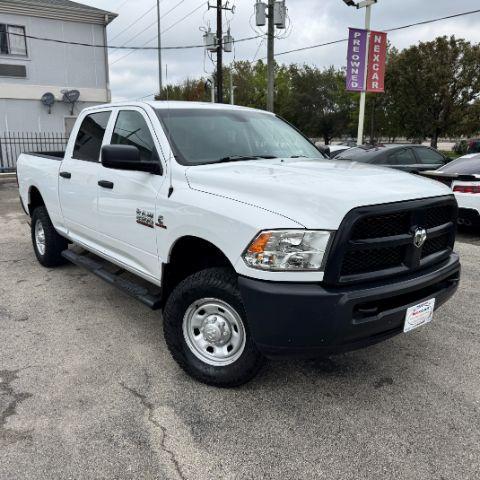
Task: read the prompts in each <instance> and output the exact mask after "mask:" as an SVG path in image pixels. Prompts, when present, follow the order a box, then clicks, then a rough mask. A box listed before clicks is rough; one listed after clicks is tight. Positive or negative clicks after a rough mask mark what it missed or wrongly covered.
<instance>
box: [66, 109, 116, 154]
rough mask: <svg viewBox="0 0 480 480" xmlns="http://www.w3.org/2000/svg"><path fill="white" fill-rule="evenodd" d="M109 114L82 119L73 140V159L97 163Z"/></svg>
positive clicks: (102, 113)
mask: <svg viewBox="0 0 480 480" xmlns="http://www.w3.org/2000/svg"><path fill="white" fill-rule="evenodd" d="M110 113H111V112H98V113H92V114H91V115H87V116H86V117H85V118H84V119H83V122H82V125H81V126H80V130H79V131H78V134H77V138H76V139H75V146H74V147H73V155H72V157H73V158H75V159H77V160H85V161H87V162H98V160H99V158H100V149H101V148H102V142H103V137H104V135H105V129H106V128H107V124H108V119H109V118H110Z"/></svg>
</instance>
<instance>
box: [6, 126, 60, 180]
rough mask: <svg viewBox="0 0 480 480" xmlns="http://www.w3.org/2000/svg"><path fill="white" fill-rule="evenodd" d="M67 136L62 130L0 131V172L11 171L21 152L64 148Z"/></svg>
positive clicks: (56, 150)
mask: <svg viewBox="0 0 480 480" xmlns="http://www.w3.org/2000/svg"><path fill="white" fill-rule="evenodd" d="M67 142H68V137H67V136H66V135H65V134H64V133H63V132H62V133H60V132H6V133H0V173H1V172H13V171H15V167H16V165H17V158H18V156H19V155H20V154H21V153H32V152H52V151H55V152H58V151H61V150H65V148H66V146H67Z"/></svg>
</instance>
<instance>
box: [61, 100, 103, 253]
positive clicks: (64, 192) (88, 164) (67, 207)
mask: <svg viewBox="0 0 480 480" xmlns="http://www.w3.org/2000/svg"><path fill="white" fill-rule="evenodd" d="M111 113H112V112H111V110H110V109H108V110H107V109H106V110H100V111H95V112H94V113H86V114H83V116H81V117H80V118H79V121H78V122H77V127H76V128H75V129H74V131H73V132H72V138H75V141H74V142H70V143H69V145H68V148H67V151H66V152H65V158H64V160H63V161H62V164H61V166H60V172H59V175H60V178H59V182H58V189H59V197H60V206H61V209H62V214H63V217H64V219H65V225H66V227H67V228H68V231H69V235H70V236H71V238H72V239H73V240H76V241H78V242H80V243H85V244H87V245H90V246H94V247H96V246H97V243H98V230H97V226H98V223H97V190H98V185H97V176H98V171H99V169H100V166H101V165H100V150H101V147H102V144H103V142H104V141H105V132H106V129H107V125H108V122H109V119H110V116H111Z"/></svg>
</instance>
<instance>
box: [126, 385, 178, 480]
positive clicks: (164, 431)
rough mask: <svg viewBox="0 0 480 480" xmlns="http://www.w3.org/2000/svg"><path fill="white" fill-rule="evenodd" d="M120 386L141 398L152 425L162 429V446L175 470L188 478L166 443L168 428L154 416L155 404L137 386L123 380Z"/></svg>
mask: <svg viewBox="0 0 480 480" xmlns="http://www.w3.org/2000/svg"><path fill="white" fill-rule="evenodd" d="M120 386H121V387H122V388H123V389H124V390H126V391H127V392H129V393H130V394H132V395H133V396H134V397H135V398H137V399H138V400H140V402H141V404H142V405H143V406H144V407H145V408H146V409H147V412H148V417H147V418H148V421H149V422H150V423H151V424H152V425H154V426H155V427H157V428H158V429H160V430H161V432H162V439H161V442H160V448H161V449H162V450H163V451H164V452H165V453H166V454H167V455H168V456H169V457H170V460H171V462H172V464H173V465H174V467H175V471H176V472H177V474H178V476H179V477H180V478H181V480H187V477H186V476H185V474H184V473H183V471H182V468H181V465H180V462H179V460H178V459H177V456H176V455H175V452H174V451H173V450H171V449H169V448H168V447H167V445H166V441H167V429H166V427H164V426H163V425H161V424H160V423H158V422H157V421H156V420H155V418H154V411H155V406H154V405H153V403H151V402H150V401H148V399H147V397H146V396H145V395H144V394H143V393H141V392H139V391H138V390H136V389H135V388H133V387H129V386H128V385H126V384H125V383H123V382H120Z"/></svg>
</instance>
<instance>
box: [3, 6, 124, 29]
mask: <svg viewBox="0 0 480 480" xmlns="http://www.w3.org/2000/svg"><path fill="white" fill-rule="evenodd" d="M1 13H4V14H12V15H25V16H28V17H42V18H52V19H55V20H67V21H70V22H82V23H94V24H99V25H108V24H109V23H110V22H111V21H112V20H114V19H115V18H116V17H117V16H118V15H117V14H116V13H112V12H107V11H106V10H100V9H96V8H91V7H88V6H86V5H85V6H83V5H81V4H78V6H77V5H72V4H69V5H61V4H55V5H54V4H49V3H47V2H39V1H35V0H2V1H1V2H0V14H1Z"/></svg>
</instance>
